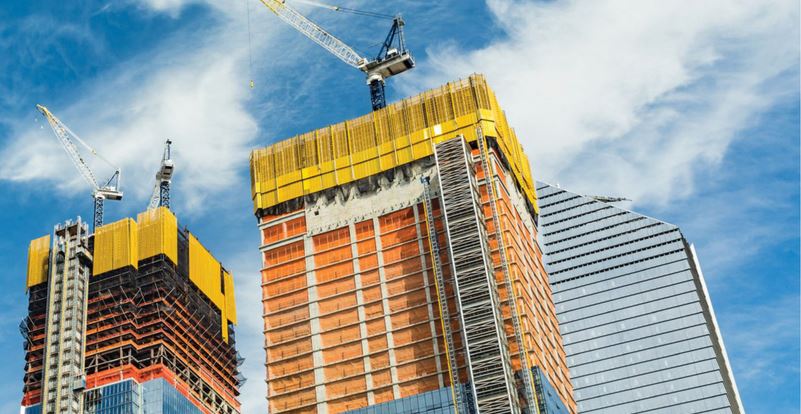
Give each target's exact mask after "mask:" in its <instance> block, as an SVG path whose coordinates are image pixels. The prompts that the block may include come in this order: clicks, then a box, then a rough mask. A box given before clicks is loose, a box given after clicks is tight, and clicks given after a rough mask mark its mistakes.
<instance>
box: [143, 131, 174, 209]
mask: <svg viewBox="0 0 801 414" xmlns="http://www.w3.org/2000/svg"><path fill="white" fill-rule="evenodd" d="M170 145H172V141H170V140H167V141H166V142H165V143H164V154H163V155H162V156H161V166H160V167H159V170H158V172H156V185H155V186H154V187H153V194H152V195H151V196H150V203H149V204H148V206H147V209H148V210H151V209H154V208H156V207H161V206H164V207H167V208H170V183H171V182H172V173H173V170H174V169H175V164H174V163H173V161H172V157H171V155H170Z"/></svg>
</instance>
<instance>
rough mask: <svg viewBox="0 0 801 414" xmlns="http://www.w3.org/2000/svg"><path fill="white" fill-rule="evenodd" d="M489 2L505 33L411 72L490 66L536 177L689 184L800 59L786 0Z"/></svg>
mask: <svg viewBox="0 0 801 414" xmlns="http://www.w3.org/2000/svg"><path fill="white" fill-rule="evenodd" d="M488 3H489V6H490V9H491V10H492V12H493V13H494V16H495V18H496V21H497V24H498V25H499V26H500V27H501V28H502V29H503V30H504V31H505V32H506V34H507V36H506V37H503V38H501V39H499V40H496V41H493V42H490V44H488V45H487V46H486V47H483V48H481V49H479V50H460V49H456V48H454V47H453V46H448V45H443V46H438V47H433V48H430V49H429V50H428V57H429V62H428V65H429V68H428V69H422V70H418V72H417V73H416V74H415V75H413V76H411V77H409V78H406V79H405V81H404V82H405V84H406V85H407V86H409V88H408V89H410V90H411V89H418V88H419V85H420V84H423V85H424V86H435V85H437V84H440V83H443V82H445V81H448V80H452V79H455V78H458V77H464V76H466V75H467V74H469V73H472V72H483V73H485V74H486V75H487V77H488V80H489V82H490V85H491V86H492V87H493V89H494V90H495V91H496V93H497V94H498V97H499V100H500V102H501V106H502V107H504V108H505V109H506V110H507V114H508V116H509V118H510V123H511V125H513V126H515V127H516V130H517V132H518V136H519V137H520V138H521V139H522V140H523V144H524V146H525V148H526V150H527V152H528V153H529V154H530V156H531V159H532V164H533V165H532V167H533V170H534V174H535V175H536V176H537V178H542V179H545V180H548V181H551V182H561V183H562V184H564V185H569V186H570V188H572V189H574V190H576V191H587V192H591V193H598V192H606V193H612V194H625V195H626V196H628V197H630V198H634V199H635V200H637V201H638V202H645V203H654V204H663V203H665V202H666V201H667V200H669V199H670V198H671V197H676V196H679V197H681V196H687V195H689V194H690V193H691V191H692V178H693V171H694V170H696V169H697V168H700V167H702V166H710V165H715V163H716V162H717V161H719V160H720V159H721V158H722V156H723V154H724V153H725V151H726V148H727V147H728V144H729V143H730V142H731V141H732V139H734V138H735V136H736V133H737V132H738V131H740V130H742V129H743V128H744V127H746V126H748V125H749V123H750V122H751V121H752V120H753V119H754V117H755V115H757V114H759V113H760V112H761V111H762V110H764V109H766V108H767V107H768V106H769V104H771V103H772V102H773V100H774V99H776V94H774V93H773V92H775V91H766V90H765V86H766V82H769V81H770V80H771V79H774V78H775V77H776V76H780V75H781V74H782V73H784V72H785V71H788V70H792V68H795V67H796V65H797V63H798V44H797V42H794V41H792V40H795V39H797V38H798V32H797V28H796V27H797V22H798V5H797V4H796V2H793V1H788V0H776V1H765V2H751V1H725V0H720V1H714V0H710V1H703V2H697V1H672V2H664V1H634V2H632V1H615V0H603V1H585V2H579V1H567V2H524V1H515V0H490V1H489V2H488ZM420 66H421V67H424V65H420ZM781 92H784V91H781Z"/></svg>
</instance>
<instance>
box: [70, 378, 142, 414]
mask: <svg viewBox="0 0 801 414" xmlns="http://www.w3.org/2000/svg"><path fill="white" fill-rule="evenodd" d="M140 395H141V394H140V386H139V384H137V383H136V382H135V381H133V380H126V381H121V382H117V383H114V384H109V385H106V386H103V387H99V388H94V389H91V390H88V391H86V392H85V393H84V412H85V413H87V414H140V412H141V410H140V400H141V398H140Z"/></svg>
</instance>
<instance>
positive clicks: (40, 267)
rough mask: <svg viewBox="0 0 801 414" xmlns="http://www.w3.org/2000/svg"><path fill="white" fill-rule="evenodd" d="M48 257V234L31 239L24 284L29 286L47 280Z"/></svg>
mask: <svg viewBox="0 0 801 414" xmlns="http://www.w3.org/2000/svg"><path fill="white" fill-rule="evenodd" d="M49 259H50V235H49V234H48V235H46V236H42V237H39V238H38V239H33V240H31V244H30V245H28V276H27V279H26V281H25V286H26V287H28V288H31V287H33V286H36V285H38V284H41V283H45V282H47V271H48V263H49Z"/></svg>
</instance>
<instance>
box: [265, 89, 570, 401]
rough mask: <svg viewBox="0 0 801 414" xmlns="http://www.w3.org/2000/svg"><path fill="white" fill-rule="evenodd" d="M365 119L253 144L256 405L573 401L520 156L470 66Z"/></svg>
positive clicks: (527, 176) (523, 159)
mask: <svg viewBox="0 0 801 414" xmlns="http://www.w3.org/2000/svg"><path fill="white" fill-rule="evenodd" d="M448 107H450V110H448V109H447V108H448ZM418 111H419V113H420V114H422V117H420V118H421V119H422V120H423V123H422V124H420V125H417V124H415V121H414V120H415V118H417V117H416V116H415V114H416V113H418ZM366 117H367V118H369V122H367V121H365V119H362V118H366ZM366 117H362V118H360V119H357V120H353V121H348V122H346V123H343V124H339V125H335V126H331V127H329V128H326V129H323V130H318V131H315V132H313V133H310V134H304V135H302V136H299V137H296V138H294V139H292V140H288V141H285V142H283V143H279V144H276V145H274V146H272V147H268V148H267V149H265V150H259V151H256V152H254V154H253V157H252V165H251V166H252V176H253V185H254V203H255V208H256V213H257V217H258V220H259V230H260V233H261V248H260V250H261V253H262V257H263V263H264V267H263V270H262V297H263V313H264V334H265V350H266V374H267V400H268V405H269V410H270V412H271V413H302V412H309V413H313V412H319V413H341V412H353V413H368V412H378V411H377V410H379V409H383V410H384V412H387V411H389V412H401V411H403V410H404V409H405V410H411V411H410V412H427V411H428V412H437V410H439V412H443V411H442V410H443V409H445V410H453V411H455V412H457V413H472V412H482V413H484V412H488V413H489V412H529V413H534V412H537V413H543V414H545V413H546V412H548V413H550V412H554V413H555V412H565V413H575V412H576V406H575V402H574V400H573V397H572V386H571V384H570V381H569V377H568V370H567V366H566V363H565V354H564V351H563V348H562V343H561V338H560V336H559V330H558V324H557V321H556V317H555V310H554V305H553V301H552V299H551V291H550V286H549V284H548V280H547V275H546V273H545V271H544V269H543V265H542V253H541V251H540V250H539V247H538V245H537V243H536V241H535V239H536V220H537V207H536V198H535V196H534V195H533V192H531V191H530V190H531V188H532V187H531V179H530V170H529V167H528V161H527V158H526V157H525V154H524V153H523V152H522V148H521V147H520V144H519V143H518V142H517V139H516V137H514V132H513V131H512V130H511V129H509V128H508V126H507V125H506V120H505V117H504V116H503V113H502V111H500V109H499V108H498V106H497V102H496V101H495V98H494V95H493V94H492V91H491V90H490V89H489V88H488V87H487V86H486V83H485V82H484V80H483V78H482V77H480V76H473V77H471V78H470V79H467V80H464V81H460V82H457V83H453V84H448V85H446V86H444V87H442V88H439V89H437V90H433V91H429V92H426V93H424V94H422V95H420V96H418V97H414V98H410V99H407V100H404V101H401V102H399V103H396V104H393V105H390V106H389V107H388V108H385V109H382V110H380V111H377V112H374V113H373V114H370V115H367V116H366ZM438 117H439V118H438ZM364 124H370V125H372V126H371V127H370V128H365V127H364V126H363V125H364ZM340 129H341V130H344V131H346V132H347V133H346V134H344V136H345V138H346V140H345V141H346V143H345V144H341V143H340V144H337V142H336V141H337V131H339V130H340ZM421 131H422V132H421ZM484 134H485V135H486V138H485V137H484V136H483V135H484ZM371 135H372V137H371ZM365 139H366V141H367V143H368V144H369V143H372V147H371V146H370V145H366V144H364V142H363V141H365ZM327 141H328V142H329V143H328V144H326V142H327ZM309 142H314V145H309ZM387 142H389V143H390V144H391V145H389V147H387V146H386V145H384V144H386V143H387ZM404 143H405V144H406V145H405V147H404V145H403V144H404ZM309 148H312V150H313V151H309ZM371 148H375V149H374V150H372V152H371ZM387 148H389V150H387ZM326 150H331V151H332V153H331V154H326ZM447 151H450V153H451V155H449V154H447V153H446V152H447ZM446 156H451V157H454V156H455V157H456V158H454V159H456V160H457V161H458V162H456V163H453V162H451V163H450V164H447V163H446V161H443V160H444V158H446ZM328 160H330V161H331V164H333V166H332V167H331V168H330V170H331V171H332V174H331V175H330V176H328V177H326V175H325V171H326V168H328V167H329V166H328V164H326V163H328ZM461 160H463V161H461ZM446 164H447V165H446ZM286 166H288V167H289V168H285V170H284V171H282V170H281V168H284V167H286ZM293 168H294V169H297V170H298V171H299V174H297V177H292V176H291V173H292V171H291V170H292V169H293ZM485 169H487V170H488V171H491V172H492V173H491V174H490V176H491V177H492V178H493V179H492V180H491V182H493V183H494V186H492V188H490V186H488V180H487V179H486V175H485V171H484V170H485ZM347 170H350V171H347ZM451 170H452V171H451ZM456 173H458V174H463V177H462V178H455V179H456V180H457V181H456V182H459V181H461V182H467V181H469V182H470V183H472V186H466V185H465V186H462V187H463V188H462V187H460V188H456V187H457V186H455V185H452V184H450V183H451V182H453V179H454V178H453V177H456V176H455V175H454V174H456ZM345 174H350V175H349V176H347V175H345ZM317 177H319V180H318V179H317ZM448 177H451V178H448ZM460 177H461V176H460ZM464 177H467V178H464ZM329 178H332V179H333V182H331V181H330V180H329V181H326V180H327V179H329ZM421 179H422V180H421ZM448 179H450V180H451V181H448ZM292 180H294V181H292ZM465 180H467V181H465ZM296 182H299V183H300V186H299V187H293V185H295V183H296ZM450 187H453V188H450ZM293 188H301V189H302V190H301V192H302V193H301V194H300V196H299V197H294V198H293V197H292V195H293V191H295V190H293ZM488 190H491V191H488ZM295 194H296V193H295ZM465 200H466V201H465ZM471 200H472V201H471ZM460 202H461V203H463V204H459V203H460ZM464 203H466V204H464ZM470 205H474V206H475V208H474V209H473V210H474V211H473V212H469V213H470V214H467V215H466V216H464V215H463V216H459V214H461V213H462V212H463V210H465V208H466V209H467V210H470V209H471V208H470V207H469V206H470ZM443 206H445V208H443ZM464 206H467V207H465V208H463V207H464ZM429 209H430V211H429ZM471 211H472V210H471ZM496 223H500V230H501V231H500V232H498V229H497V228H496ZM471 226H472V227H471ZM431 229H435V230H436V231H432V230H431ZM465 229H467V230H471V229H472V230H471V231H473V230H474V231H475V235H476V237H472V236H470V234H471V233H464V230H465ZM499 233H501V234H502V239H501V240H502V243H499V238H498V237H497V235H498V234H499ZM465 235H466V236H465ZM460 237H468V238H467V239H465V241H461V240H462V239H460ZM451 239H453V240H456V242H455V244H451V242H450V241H451ZM471 240H472V242H473V244H474V246H473V247H474V248H475V249H476V250H475V252H477V253H475V254H473V253H470V252H466V251H465V250H464V249H465V248H466V246H468V245H470V244H471V243H470V242H471ZM432 251H433V252H438V253H439V254H438V255H437V256H438V257H434V256H433V255H432ZM465 255H467V258H468V259H469V258H470V257H472V258H474V259H475V258H476V257H478V258H479V260H477V261H476V260H473V261H472V262H470V260H465V259H464V258H463V257H465ZM482 257H484V259H482ZM435 259H439V260H435ZM471 263H472V264H471ZM477 266H478V267H477ZM468 274H473V276H475V277H474V278H473V279H468ZM482 275H483V276H482ZM475 283H478V285H476V284H475ZM482 283H483V284H484V285H482ZM476 286H478V288H476ZM482 286H483V287H482ZM509 287H511V288H512V290H513V291H514V295H513V300H510V298H509V290H508V288H509ZM471 292H475V295H478V296H475V295H474V296H471V295H473V294H472V293H471ZM471 301H472V302H471ZM443 316H444V317H445V318H444V319H443ZM481 318H484V319H481ZM482 321H483V322H482ZM487 321H489V322H487ZM493 326H494V328H493ZM521 342H522V347H521V346H520V345H521ZM499 361H500V362H499ZM496 362H497V364H495V365H493V364H494V363H496ZM454 380H455V381H458V382H459V386H457V387H451V385H452V382H453V381H454ZM503 382H506V386H505V387H503V386H501V387H495V386H494V385H492V384H498V383H503ZM482 384H483V385H482ZM487 384H489V385H487ZM404 404H405V405H404ZM409 407H411V408H409ZM371 410H372V411H371ZM558 410H561V411H558Z"/></svg>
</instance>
